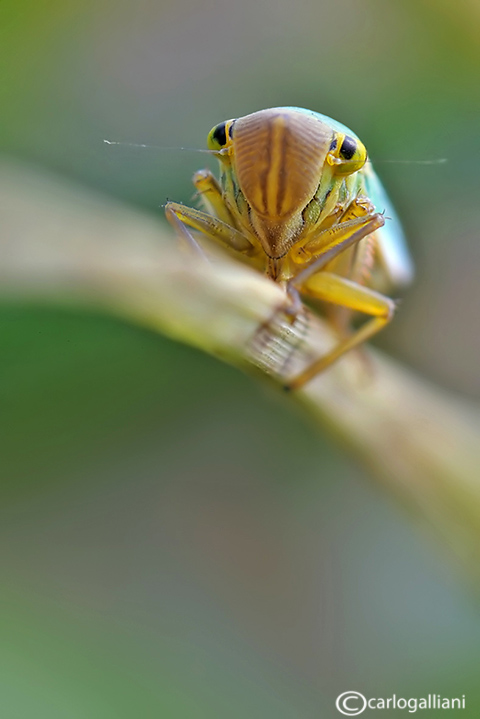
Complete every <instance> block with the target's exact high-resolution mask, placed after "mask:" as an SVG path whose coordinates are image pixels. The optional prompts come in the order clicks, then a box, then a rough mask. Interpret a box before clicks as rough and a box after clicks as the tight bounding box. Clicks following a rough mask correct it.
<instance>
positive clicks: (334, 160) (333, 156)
mask: <svg viewBox="0 0 480 719" xmlns="http://www.w3.org/2000/svg"><path fill="white" fill-rule="evenodd" d="M366 160H367V151H366V149H365V146H364V145H363V144H362V143H361V142H360V140H356V139H355V138H354V137H351V136H350V135H343V134H341V133H339V134H337V135H336V136H335V137H334V138H333V140H332V142H331V144H330V150H329V154H328V156H327V161H328V163H329V164H330V165H332V166H333V167H334V168H335V174H337V175H351V174H352V173H354V172H357V171H358V170H360V169H361V168H362V167H363V165H364V164H365V162H366Z"/></svg>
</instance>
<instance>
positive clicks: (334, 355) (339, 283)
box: [287, 272, 395, 389]
mask: <svg viewBox="0 0 480 719" xmlns="http://www.w3.org/2000/svg"><path fill="white" fill-rule="evenodd" d="M301 292H302V294H306V295H309V296H310V297H315V298H316V299H320V300H325V301H327V302H332V303H334V304H336V305H341V306H342V307H348V308H350V309H352V310H357V311H359V312H364V313H365V314H367V315H372V316H373V317H372V319H370V320H368V321H367V322H366V323H365V324H364V325H362V326H361V327H360V328H359V329H358V330H357V331H356V332H354V333H353V334H352V335H351V336H350V337H348V338H346V339H344V340H342V341H340V342H339V343H338V345H337V346H336V347H334V348H333V349H332V350H331V351H330V352H329V353H328V354H326V355H324V356H323V357H321V358H320V359H318V360H316V361H315V362H313V363H312V364H311V365H310V366H309V367H307V368H306V369H305V370H303V372H301V373H300V374H299V375H297V376H296V377H294V379H293V380H291V381H290V382H289V383H288V385H287V388H288V389H299V388H300V387H302V386H303V385H304V384H306V383H307V382H309V381H310V380H311V379H313V378H314V377H315V376H316V375H317V374H319V373H320V372H323V370H324V369H326V368H327V367H328V366H329V365H331V364H332V363H333V362H335V361H336V360H337V359H338V358H339V357H341V356H342V355H343V354H345V352H348V351H349V350H351V349H353V348H354V347H357V346H358V345H360V344H361V343H362V342H365V340H368V339H370V337H373V335H375V334H376V333H377V332H379V331H380V330H381V329H382V328H383V327H384V326H385V325H386V324H388V322H390V320H391V319H392V317H393V314H394V311H395V302H394V301H393V300H391V299H390V298H389V297H385V296H384V295H381V294H380V293H378V292H375V291H374V290H371V289H369V288H367V287H363V286H362V285H358V284H357V283H356V282H352V281H351V280H347V279H345V278H344V277H339V276H338V275H334V274H331V273H330V272H318V273H317V274H315V275H313V276H312V277H309V278H308V279H307V280H306V281H305V283H304V284H303V285H302V287H301Z"/></svg>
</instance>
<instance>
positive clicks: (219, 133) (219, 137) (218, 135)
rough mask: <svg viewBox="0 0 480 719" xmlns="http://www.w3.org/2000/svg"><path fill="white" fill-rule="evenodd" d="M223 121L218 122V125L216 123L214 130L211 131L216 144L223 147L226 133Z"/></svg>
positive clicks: (225, 141)
mask: <svg viewBox="0 0 480 719" xmlns="http://www.w3.org/2000/svg"><path fill="white" fill-rule="evenodd" d="M225 125H226V123H225V122H222V123H220V125H217V126H216V128H215V130H214V132H213V139H214V140H215V142H218V144H219V145H220V146H221V147H223V145H226V144H227V134H226V131H225Z"/></svg>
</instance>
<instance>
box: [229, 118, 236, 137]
mask: <svg viewBox="0 0 480 719" xmlns="http://www.w3.org/2000/svg"><path fill="white" fill-rule="evenodd" d="M234 125H235V120H234V121H233V122H232V124H231V125H230V127H229V128H228V136H229V138H230V139H232V137H233V127H234Z"/></svg>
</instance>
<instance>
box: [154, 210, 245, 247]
mask: <svg viewBox="0 0 480 719" xmlns="http://www.w3.org/2000/svg"><path fill="white" fill-rule="evenodd" d="M165 216H166V218H167V220H168V221H169V222H170V224H171V225H172V226H173V227H174V229H175V231H176V232H177V234H178V235H179V236H180V237H181V238H183V239H184V240H186V241H187V243H188V244H189V245H190V247H192V248H193V249H194V250H196V251H197V252H198V253H201V249H200V247H199V245H198V243H197V241H196V240H195V238H194V237H193V235H192V233H191V232H190V231H189V229H188V228H192V229H193V230H198V231H199V232H201V233H202V234H204V235H205V236H206V237H209V238H211V239H213V240H217V241H219V242H221V243H222V244H223V245H226V246H227V247H230V248H231V249H233V250H236V251H237V252H242V253H243V254H247V255H248V254H250V253H251V252H253V250H254V249H255V248H254V246H253V245H252V243H251V242H250V241H249V240H248V239H247V238H246V237H245V235H242V233H241V232H239V231H238V230H236V229H235V228H234V227H232V226H231V225H228V224H227V223H226V222H223V221H222V220H219V219H218V218H217V217H213V216H212V215H209V214H208V213H206V212H202V211H201V210H196V209H195V208H194V207H186V206H185V205H181V204H179V203H178V202H167V204H166V205H165Z"/></svg>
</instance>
